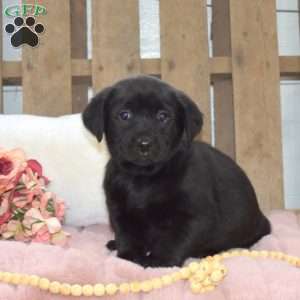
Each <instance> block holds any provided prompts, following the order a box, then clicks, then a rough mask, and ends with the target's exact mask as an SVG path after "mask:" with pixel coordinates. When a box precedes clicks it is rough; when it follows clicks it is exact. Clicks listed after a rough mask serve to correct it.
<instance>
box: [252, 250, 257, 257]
mask: <svg viewBox="0 0 300 300" xmlns="http://www.w3.org/2000/svg"><path fill="white" fill-rule="evenodd" d="M250 255H251V256H252V257H258V256H259V252H258V251H256V250H253V251H251V252H250Z"/></svg>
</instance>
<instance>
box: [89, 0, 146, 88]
mask: <svg viewBox="0 0 300 300" xmlns="http://www.w3.org/2000/svg"><path fill="white" fill-rule="evenodd" d="M138 16H139V11H138V0H122V1H111V0H93V2H92V24H93V25H92V28H93V29H92V31H93V33H92V40H93V41H92V45H93V54H92V56H93V59H92V82H93V88H94V91H98V90H100V89H102V88H103V87H105V86H107V85H109V84H112V83H113V82H115V81H117V80H119V79H121V78H124V77H126V76H128V75H133V74H138V73H140V71H141V62H140V47H139V18H138Z"/></svg>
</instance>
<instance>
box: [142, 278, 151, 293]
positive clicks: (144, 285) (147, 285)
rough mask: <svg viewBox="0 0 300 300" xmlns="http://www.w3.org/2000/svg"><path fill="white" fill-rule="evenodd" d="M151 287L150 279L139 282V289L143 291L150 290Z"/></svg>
mask: <svg viewBox="0 0 300 300" xmlns="http://www.w3.org/2000/svg"><path fill="white" fill-rule="evenodd" d="M152 289H153V286H152V283H151V281H150V280H146V281H143V282H142V283H141V290H142V291H143V292H145V293H148V292H150V291H151V290H152Z"/></svg>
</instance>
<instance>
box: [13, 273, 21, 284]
mask: <svg viewBox="0 0 300 300" xmlns="http://www.w3.org/2000/svg"><path fill="white" fill-rule="evenodd" d="M20 279H21V274H19V273H14V274H13V275H12V278H11V283H12V284H15V285H17V284H19V283H20Z"/></svg>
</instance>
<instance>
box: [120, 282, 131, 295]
mask: <svg viewBox="0 0 300 300" xmlns="http://www.w3.org/2000/svg"><path fill="white" fill-rule="evenodd" d="M119 290H120V293H121V294H127V293H129V291H130V286H129V284H128V283H126V282H124V283H122V284H120V287H119Z"/></svg>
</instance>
